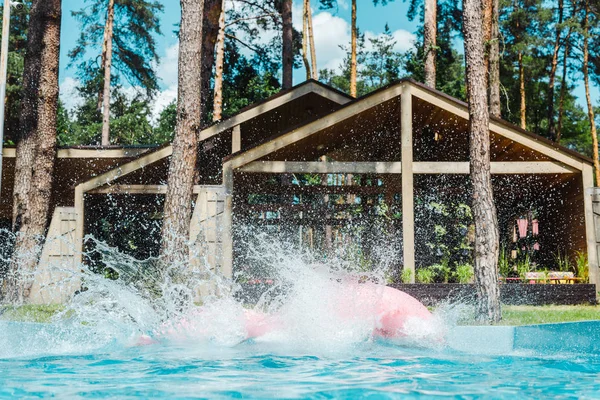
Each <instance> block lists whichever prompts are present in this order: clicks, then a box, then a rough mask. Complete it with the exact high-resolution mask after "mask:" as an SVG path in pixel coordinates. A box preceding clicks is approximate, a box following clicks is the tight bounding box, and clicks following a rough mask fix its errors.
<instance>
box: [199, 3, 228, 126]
mask: <svg viewBox="0 0 600 400" xmlns="http://www.w3.org/2000/svg"><path fill="white" fill-rule="evenodd" d="M216 53H217V61H216V65H215V92H214V102H213V121H220V120H221V118H223V64H224V63H225V7H223V9H222V10H221V16H220V17H219V35H218V36H217V50H216ZM202 79H207V77H203V78H202ZM208 79H209V78H208Z"/></svg>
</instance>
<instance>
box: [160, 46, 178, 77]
mask: <svg viewBox="0 0 600 400" xmlns="http://www.w3.org/2000/svg"><path fill="white" fill-rule="evenodd" d="M178 58H179V42H177V43H175V44H174V45H172V46H170V47H167V49H166V50H165V55H164V56H163V57H162V58H161V59H160V64H159V65H158V70H157V76H158V78H159V79H160V82H161V83H162V84H163V85H164V86H166V87H171V86H173V85H177V61H178Z"/></svg>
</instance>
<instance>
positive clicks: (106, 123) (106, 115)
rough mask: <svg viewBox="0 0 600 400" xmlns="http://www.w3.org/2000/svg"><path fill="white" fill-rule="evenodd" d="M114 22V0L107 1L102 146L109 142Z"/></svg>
mask: <svg viewBox="0 0 600 400" xmlns="http://www.w3.org/2000/svg"><path fill="white" fill-rule="evenodd" d="M114 23H115V0H109V1H108V14H107V16H106V27H105V33H104V39H105V46H106V57H105V58H104V65H103V66H102V68H103V70H104V92H103V94H102V99H103V101H102V146H108V145H109V144H110V73H111V69H112V43H113V32H114Z"/></svg>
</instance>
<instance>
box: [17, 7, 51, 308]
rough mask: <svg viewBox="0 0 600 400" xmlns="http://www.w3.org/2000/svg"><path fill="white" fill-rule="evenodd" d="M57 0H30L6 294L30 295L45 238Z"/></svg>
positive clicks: (19, 301) (20, 297) (48, 205)
mask: <svg viewBox="0 0 600 400" xmlns="http://www.w3.org/2000/svg"><path fill="white" fill-rule="evenodd" d="M60 24H61V1H60V0H34V1H33V3H32V7H31V10H30V16H29V28H28V29H29V30H28V32H29V33H28V37H27V52H26V54H25V65H24V71H23V101H22V102H21V104H22V106H21V107H22V108H21V116H20V132H19V140H18V143H17V157H16V165H15V184H14V192H13V196H14V205H13V206H14V211H13V231H14V232H15V233H16V234H17V240H16V243H15V247H14V253H13V254H14V255H13V261H12V263H11V265H10V273H9V275H10V276H9V279H8V287H7V289H8V293H7V299H8V300H9V301H10V302H12V303H21V302H22V301H23V300H25V299H27V297H28V296H29V291H30V290H31V285H32V283H33V280H32V278H33V276H32V275H33V274H34V273H35V269H36V267H37V264H38V261H39V257H40V254H41V250H42V246H43V244H44V240H45V233H46V226H47V223H48V214H49V208H50V200H51V196H52V176H53V172H54V160H55V158H56V126H57V108H58V69H59V56H60Z"/></svg>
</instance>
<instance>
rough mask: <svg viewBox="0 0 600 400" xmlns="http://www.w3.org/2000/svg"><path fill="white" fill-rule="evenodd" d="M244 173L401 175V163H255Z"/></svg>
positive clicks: (245, 168) (242, 168)
mask: <svg viewBox="0 0 600 400" xmlns="http://www.w3.org/2000/svg"><path fill="white" fill-rule="evenodd" d="M239 170H240V171H242V172H260V173H270V174H285V173H294V174H296V173H298V174H302V173H311V174H349V173H352V174H399V173H401V172H402V163H401V162H329V161H325V162H322V161H253V162H251V163H250V164H247V165H245V166H243V167H241V168H240V169H239Z"/></svg>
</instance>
